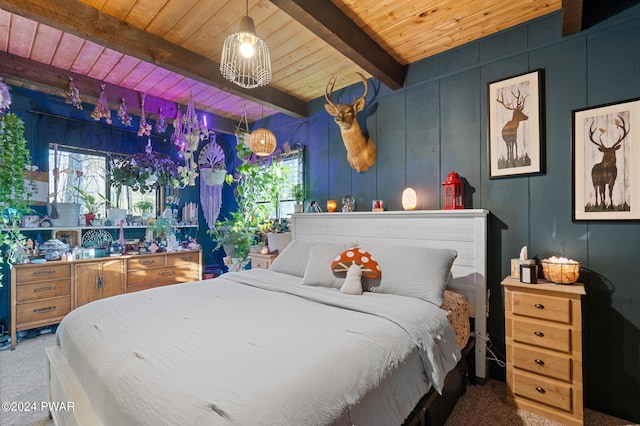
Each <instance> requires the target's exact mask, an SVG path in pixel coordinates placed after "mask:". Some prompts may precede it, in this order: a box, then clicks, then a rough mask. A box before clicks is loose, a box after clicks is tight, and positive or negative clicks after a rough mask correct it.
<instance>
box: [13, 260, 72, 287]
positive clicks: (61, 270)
mask: <svg viewBox="0 0 640 426" xmlns="http://www.w3.org/2000/svg"><path fill="white" fill-rule="evenodd" d="M70 276H71V266H70V265H69V264H68V263H57V264H55V263H53V262H51V264H47V265H42V266H36V267H28V266H27V267H24V268H20V269H16V282H18V283H24V282H30V281H45V280H55V279H58V278H69V277H70Z"/></svg>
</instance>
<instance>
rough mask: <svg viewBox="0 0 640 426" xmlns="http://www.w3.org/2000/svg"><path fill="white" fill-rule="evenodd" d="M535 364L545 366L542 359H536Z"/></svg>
mask: <svg viewBox="0 0 640 426" xmlns="http://www.w3.org/2000/svg"><path fill="white" fill-rule="evenodd" d="M534 361H535V363H536V364H538V365H544V361H543V360H541V359H534Z"/></svg>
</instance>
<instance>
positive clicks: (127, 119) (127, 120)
mask: <svg viewBox="0 0 640 426" xmlns="http://www.w3.org/2000/svg"><path fill="white" fill-rule="evenodd" d="M118 119H119V120H120V122H121V123H122V124H124V125H125V126H131V116H130V115H129V111H128V110H127V104H125V102H124V98H120V108H118Z"/></svg>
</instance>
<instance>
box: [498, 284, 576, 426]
mask: <svg viewBox="0 0 640 426" xmlns="http://www.w3.org/2000/svg"><path fill="white" fill-rule="evenodd" d="M501 284H502V285H503V286H504V297H505V338H506V352H507V355H506V357H507V402H508V403H509V404H510V405H513V406H515V407H517V408H521V409H523V410H526V411H530V412H533V413H537V414H540V415H542V416H544V417H547V418H549V419H552V420H555V421H558V422H561V423H563V424H567V425H581V424H583V397H582V395H583V392H582V311H581V309H582V308H581V296H582V295H584V294H585V290H584V286H583V285H582V284H580V283H575V284H572V285H561V284H554V283H550V282H548V281H544V280H542V281H539V283H538V284H524V283H521V282H520V281H519V280H516V279H513V278H511V277H507V278H505V279H504V280H503V281H502V283H501Z"/></svg>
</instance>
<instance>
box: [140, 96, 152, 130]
mask: <svg viewBox="0 0 640 426" xmlns="http://www.w3.org/2000/svg"><path fill="white" fill-rule="evenodd" d="M141 96H142V112H141V115H140V128H139V129H138V136H142V135H145V136H150V135H151V124H149V123H148V122H147V117H146V116H145V113H144V99H145V98H146V97H147V94H146V93H143V94H142V95H141Z"/></svg>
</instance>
